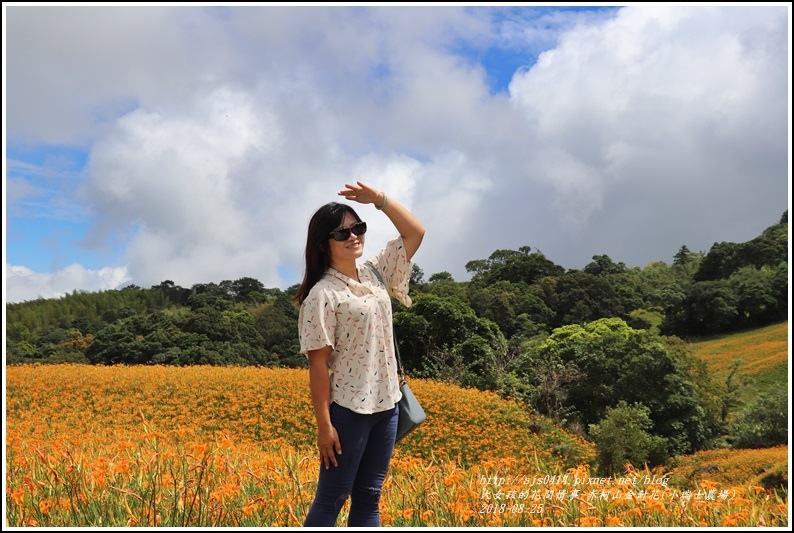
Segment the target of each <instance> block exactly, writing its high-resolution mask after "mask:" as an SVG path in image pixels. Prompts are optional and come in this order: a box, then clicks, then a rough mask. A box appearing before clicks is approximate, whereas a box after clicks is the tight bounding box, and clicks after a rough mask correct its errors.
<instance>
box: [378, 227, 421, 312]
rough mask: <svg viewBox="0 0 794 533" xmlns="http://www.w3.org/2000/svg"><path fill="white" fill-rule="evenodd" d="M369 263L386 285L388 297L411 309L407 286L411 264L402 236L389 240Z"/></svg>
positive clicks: (409, 279)
mask: <svg viewBox="0 0 794 533" xmlns="http://www.w3.org/2000/svg"><path fill="white" fill-rule="evenodd" d="M369 262H370V263H371V264H372V266H374V267H375V268H376V269H377V270H378V272H380V274H381V276H383V282H384V284H385V285H386V290H387V291H388V292H389V296H392V297H394V298H395V299H396V300H397V301H398V302H400V303H401V304H403V305H404V306H406V307H411V303H412V302H411V297H410V296H408V284H409V282H410V281H411V262H410V261H408V255H407V254H406V253H405V244H404V243H403V238H402V236H400V237H397V238H396V239H392V240H390V241H389V242H388V243H386V246H385V247H384V248H383V250H381V251H380V252H379V253H378V254H377V255H376V256H375V257H373V258H371V259H370V260H369Z"/></svg>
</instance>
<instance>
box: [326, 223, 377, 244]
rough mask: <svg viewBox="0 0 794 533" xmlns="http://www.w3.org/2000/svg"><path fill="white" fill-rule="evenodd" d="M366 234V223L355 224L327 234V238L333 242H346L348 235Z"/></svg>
mask: <svg viewBox="0 0 794 533" xmlns="http://www.w3.org/2000/svg"><path fill="white" fill-rule="evenodd" d="M366 232H367V223H366V222H356V223H355V224H352V225H351V226H350V227H349V228H337V229H335V230H334V231H332V232H331V233H329V234H328V236H329V237H332V238H333V239H334V240H335V241H340V242H341V241H346V240H348V239H349V238H350V234H351V233H352V234H353V235H364V234H365V233H366Z"/></svg>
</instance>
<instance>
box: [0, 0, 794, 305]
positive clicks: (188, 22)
mask: <svg viewBox="0 0 794 533" xmlns="http://www.w3.org/2000/svg"><path fill="white" fill-rule="evenodd" d="M3 12H4V13H3V14H4V17H3V19H4V20H3V24H4V32H3V35H4V40H5V42H4V54H5V58H4V76H3V79H4V87H3V91H4V93H3V95H4V102H3V105H4V109H3V111H4V113H3V117H4V118H3V128H4V135H3V138H4V143H5V146H4V159H3V165H4V176H3V179H4V187H3V191H4V192H3V194H4V198H3V200H4V215H5V223H4V270H3V274H4V285H5V290H4V295H5V297H6V301H8V302H14V301H24V300H30V299H35V298H38V297H45V298H49V297H58V296H61V295H63V294H65V293H71V292H72V291H74V290H86V291H95V290H103V289H112V288H120V287H123V286H125V285H128V284H130V283H134V284H137V285H140V286H143V287H149V286H152V285H156V284H159V283H160V282H161V281H164V280H172V281H174V282H175V283H177V284H178V285H181V286H184V287H190V286H191V285H193V284H195V283H206V282H220V281H222V280H226V279H229V280H234V279H238V278H241V277H246V276H250V277H254V278H256V279H259V280H260V281H262V282H263V283H264V284H265V285H266V286H269V287H280V288H286V287H288V286H289V285H292V284H294V283H297V282H298V281H299V280H300V275H301V274H302V268H303V267H302V254H303V247H304V245H305V231H306V224H307V222H308V218H309V217H310V216H311V213H312V212H313V211H314V210H315V209H316V208H317V207H319V206H320V205H322V204H323V203H325V202H328V201H332V200H336V199H338V197H337V196H336V194H335V193H336V191H338V190H340V189H341V188H342V187H343V185H344V184H345V183H347V182H350V181H351V180H361V181H364V182H367V183H370V184H372V185H374V186H376V187H378V188H381V189H383V190H384V191H386V192H388V194H389V195H390V197H393V198H396V199H398V200H399V201H401V202H402V203H403V204H405V205H406V206H408V207H409V208H410V209H411V210H412V211H413V212H414V213H415V214H417V216H419V218H420V219H422V221H423V222H424V224H425V226H426V227H427V229H428V233H427V238H426V240H425V243H424V244H423V246H422V248H421V249H420V251H419V253H418V254H417V255H416V257H415V259H414V260H415V262H416V263H417V264H418V265H419V266H420V267H421V268H422V269H423V271H424V272H425V274H426V276H428V277H429V275H431V274H433V273H436V272H441V271H447V272H450V273H451V274H452V275H453V277H454V278H455V279H458V280H463V279H467V277H468V276H467V272H466V271H465V264H466V263H467V262H468V261H471V260H474V259H484V258H487V257H488V256H489V255H490V254H491V253H492V252H493V251H495V250H497V249H514V250H517V249H518V248H519V247H521V246H530V247H531V248H532V249H536V250H540V251H542V252H543V253H544V254H545V255H546V256H547V257H548V258H549V259H551V260H552V261H554V262H555V263H557V264H560V265H562V266H564V267H566V268H582V267H584V266H585V265H586V264H587V263H588V262H590V260H591V259H592V257H593V256H594V255H600V254H607V255H609V256H610V257H611V258H612V259H613V260H615V261H622V262H624V263H626V264H627V265H628V266H640V267H642V266H645V265H647V264H648V263H649V262H652V261H665V262H668V263H669V262H671V261H672V257H673V255H674V254H675V253H676V252H677V251H678V249H679V248H680V247H681V246H682V245H686V246H687V247H688V248H690V249H691V250H695V251H708V249H709V248H710V247H711V246H712V245H713V244H714V243H715V242H721V241H730V242H743V241H746V240H749V239H752V238H754V237H755V236H757V235H758V234H760V232H761V231H763V230H764V229H765V228H766V227H768V226H770V225H772V224H774V223H776V222H777V221H778V220H779V218H780V216H781V215H782V214H783V212H784V211H785V210H786V209H788V207H789V203H790V194H789V193H790V190H789V182H790V173H791V167H790V151H789V146H790V131H791V130H790V127H791V124H790V117H791V114H790V108H789V104H788V102H789V101H790V97H791V74H790V69H789V66H788V65H789V64H790V45H791V37H790V32H791V29H790V25H791V11H790V4H787V3H786V4H784V3H778V4H752V5H747V6H742V5H730V6H727V5H725V6H721V5H711V4H709V5H701V6H698V5H686V4H677V5H668V4H664V5H662V4H636V5H632V4H629V5H627V6H625V7H610V6H606V5H604V6H599V5H596V4H590V5H585V6H569V7H565V6H556V7H542V6H532V5H530V4H527V5H524V6H515V5H513V6H509V7H485V6H468V7H464V6H455V5H446V4H444V5H439V6H433V7H428V6H411V5H399V6H377V5H372V6H358V7H344V6H323V7H316V6H292V7H274V6H267V5H248V6H231V7H223V8H213V7H202V6H184V7H183V6H117V7H116V6H114V7H109V6H75V5H71V6H64V7H61V6H52V5H50V6H47V5H42V6H30V5H22V4H15V3H13V2H11V3H6V4H4V5H3ZM369 207H370V206H356V208H357V210H358V211H359V214H360V215H361V216H362V217H363V218H365V219H366V220H367V221H368V223H369V227H370V231H369V233H368V234H367V249H366V252H369V253H375V252H376V251H377V248H378V247H379V246H381V245H382V244H383V243H385V241H386V240H388V239H389V238H392V237H393V236H394V229H393V227H391V226H390V225H389V223H388V220H387V219H385V217H383V216H382V214H381V213H378V212H377V211H375V210H374V209H369ZM366 252H365V253H366Z"/></svg>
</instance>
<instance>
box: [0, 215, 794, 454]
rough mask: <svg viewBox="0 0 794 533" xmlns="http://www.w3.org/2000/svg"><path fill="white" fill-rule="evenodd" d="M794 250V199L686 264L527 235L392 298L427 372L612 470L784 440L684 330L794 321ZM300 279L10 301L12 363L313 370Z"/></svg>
mask: <svg viewBox="0 0 794 533" xmlns="http://www.w3.org/2000/svg"><path fill="white" fill-rule="evenodd" d="M788 249H789V243H788V211H786V212H785V213H784V214H783V216H782V217H781V219H780V221H779V222H778V223H777V224H774V225H772V226H770V227H768V228H767V229H766V230H764V231H763V232H762V233H761V235H759V236H758V237H756V238H754V239H752V240H751V241H748V242H744V243H730V242H720V243H715V244H714V245H713V246H712V248H711V249H710V250H709V251H708V252H692V251H690V250H689V249H688V248H687V247H686V246H682V247H681V248H680V249H679V250H678V252H677V253H676V254H675V256H674V261H673V263H672V264H671V265H668V264H666V263H664V262H653V263H650V264H648V265H647V266H645V267H644V268H639V267H637V268H628V267H626V265H625V264H623V263H621V262H615V261H613V260H612V259H611V258H610V257H608V256H606V255H596V256H594V257H593V258H592V262H590V263H589V264H587V265H586V266H585V267H584V268H583V269H581V270H578V269H569V270H566V269H564V268H562V267H561V266H559V265H556V264H555V263H554V262H553V261H551V260H550V259H549V258H547V257H545V256H544V255H543V254H542V253H541V252H540V251H538V250H534V251H533V250H532V249H531V248H530V247H529V246H524V247H521V248H519V249H518V250H496V251H494V252H493V253H492V254H491V256H490V257H488V258H487V259H475V260H472V261H470V262H469V263H467V264H466V265H465V266H466V270H467V272H468V273H469V274H470V275H471V278H470V280H469V281H465V282H459V281H455V280H454V279H453V277H452V276H451V275H450V274H449V273H448V272H438V273H434V274H432V275H430V276H429V277H428V278H427V279H425V274H424V272H423V271H422V269H421V268H420V267H419V266H418V265H414V267H413V272H412V276H411V295H412V298H413V301H414V304H413V305H412V306H411V307H410V308H405V307H403V306H401V305H399V304H397V303H396V302H394V303H393V305H394V308H393V309H394V321H395V331H396V334H397V338H398V339H399V347H400V353H401V355H402V358H403V362H404V363H405V367H406V371H407V372H408V373H409V374H410V375H412V376H416V377H423V378H428V379H436V380H443V381H448V382H452V383H455V384H457V385H460V386H464V387H475V388H478V389H484V390H492V391H496V392H498V393H499V394H501V395H503V396H504V397H509V398H515V399H517V400H520V401H522V402H526V405H528V406H531V407H530V408H531V409H533V410H535V411H537V412H538V413H539V414H541V415H544V416H548V417H551V418H553V419H554V420H556V421H557V422H559V423H560V424H561V425H563V426H565V427H567V428H569V429H571V430H572V431H575V432H577V433H580V434H582V435H583V436H586V437H588V438H590V439H592V440H594V441H595V442H596V443H597V444H598V445H599V449H600V450H601V453H602V457H601V460H602V463H603V464H604V465H605V468H610V467H615V468H616V467H619V466H622V462H621V461H624V460H626V459H631V460H633V461H636V462H638V463H642V462H646V463H649V464H661V463H662V462H663V461H664V460H665V459H666V458H667V457H670V456H674V455H680V454H686V453H691V452H694V451H697V450H701V449H707V448H713V447H720V446H723V447H724V446H731V445H733V446H738V445H741V446H745V447H755V446H771V445H774V444H778V443H779V442H787V430H786V429H785V428H787V423H784V425H783V430H782V434H781V428H780V427H778V426H779V424H778V423H777V422H772V423H771V424H767V426H771V429H770V427H766V426H765V428H764V429H761V430H759V429H758V428H757V427H756V428H751V429H748V428H747V427H745V426H746V425H745V426H741V427H739V426H737V425H736V424H734V423H733V421H734V419H736V418H739V417H738V416H737V415H739V414H740V413H739V412H738V410H739V409H740V408H742V409H744V411H745V412H746V411H748V410H752V409H754V408H755V409H758V408H759V406H753V405H750V406H740V405H737V403H736V402H735V401H733V398H735V394H734V392H735V388H736V384H735V383H731V381H730V379H729V380H728V381H727V382H717V381H715V379H714V378H713V377H712V376H710V375H709V374H708V372H706V371H705V369H704V366H703V365H702V364H701V363H700V362H699V361H697V360H696V359H695V358H694V357H692V355H691V354H690V353H689V351H688V349H687V341H690V340H696V339H699V338H704V337H707V336H713V335H716V334H724V333H729V332H735V331H740V330H745V329H749V328H755V327H759V326H763V325H767V324H772V323H776V322H782V321H785V320H787V319H788V294H789V290H788ZM296 290H297V286H293V287H290V288H288V289H286V290H280V289H272V288H266V287H264V286H263V284H262V283H260V282H259V281H258V280H256V279H255V278H241V279H238V280H235V281H229V280H225V281H221V282H220V283H200V284H196V285H194V286H192V287H190V288H183V287H180V286H178V285H176V284H174V283H173V282H172V281H170V280H166V281H163V282H162V283H160V284H159V285H155V286H152V287H150V288H148V289H145V288H141V287H138V286H135V285H130V286H128V287H125V288H123V289H120V290H109V291H102V292H96V293H87V292H81V291H75V292H74V293H72V294H70V295H66V296H64V297H63V298H58V299H39V300H34V301H28V302H23V303H14V304H7V305H6V313H7V321H6V364H23V363H60V362H74V363H86V364H101V365H109V364H126V365H242V366H247V365H262V366H286V367H303V366H306V360H305V357H304V356H302V355H300V354H299V347H298V336H297V333H298V328H297V317H298V309H297V307H296V304H295V303H294V301H293V299H292V296H293V295H294V294H295V292H296ZM784 392H785V391H784ZM777 396H781V395H780V394H778V395H777ZM777 396H775V397H774V398H771V399H770V397H764V398H760V399H759V402H762V401H763V402H766V403H764V404H763V405H764V406H765V407H764V408H765V409H768V408H769V406H770V402H772V406H773V408H774V409H778V410H779V409H780V406H779V405H777V404H778V403H780V402H785V403H784V404H783V416H784V417H786V416H787V407H786V406H787V398H782V397H781V398H778V397H777ZM775 402H777V403H775ZM759 405H761V404H759ZM745 418H746V417H745ZM776 424H777V425H776ZM618 431H619V432H620V433H621V434H623V435H629V436H630V437H629V438H630V441H629V442H631V446H628V445H627V444H625V443H624V444H620V443H616V440H615V436H616V432H618ZM748 433H749V434H748ZM781 439H782V440H781ZM627 454H628V455H627Z"/></svg>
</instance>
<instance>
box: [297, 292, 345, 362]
mask: <svg viewBox="0 0 794 533" xmlns="http://www.w3.org/2000/svg"><path fill="white" fill-rule="evenodd" d="M315 289H317V290H315ZM334 308H335V305H334V303H333V301H332V299H331V297H330V294H329V291H327V290H324V289H321V288H320V287H318V286H317V285H315V287H314V288H313V289H312V290H311V291H310V292H309V295H308V296H307V298H306V299H305V300H304V301H303V303H302V304H301V307H300V313H299V316H298V324H299V325H300V329H299V336H300V346H301V353H302V354H305V355H306V356H308V355H309V351H311V350H319V349H320V348H325V347H326V346H330V347H331V348H334V345H335V343H334V338H335V335H334V331H335V330H336V313H335V312H334Z"/></svg>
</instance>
